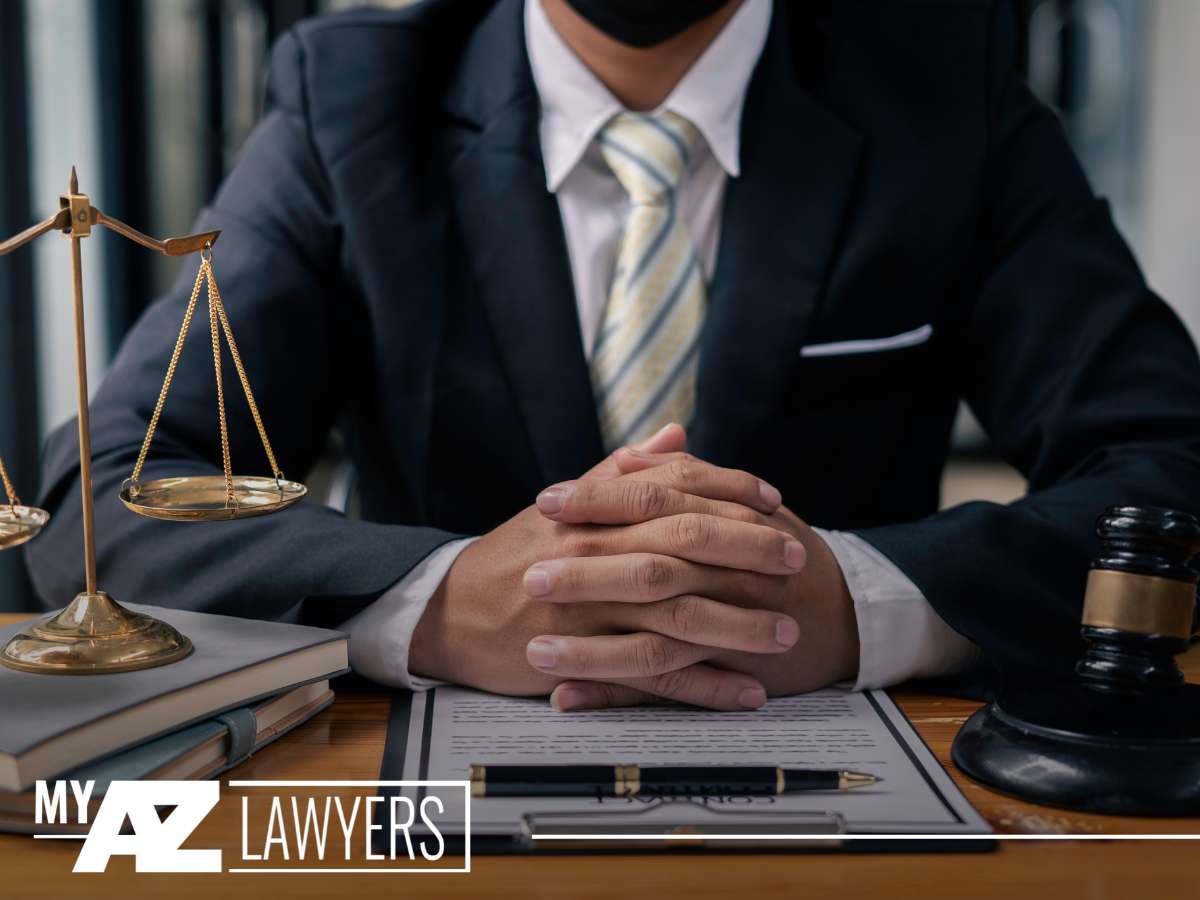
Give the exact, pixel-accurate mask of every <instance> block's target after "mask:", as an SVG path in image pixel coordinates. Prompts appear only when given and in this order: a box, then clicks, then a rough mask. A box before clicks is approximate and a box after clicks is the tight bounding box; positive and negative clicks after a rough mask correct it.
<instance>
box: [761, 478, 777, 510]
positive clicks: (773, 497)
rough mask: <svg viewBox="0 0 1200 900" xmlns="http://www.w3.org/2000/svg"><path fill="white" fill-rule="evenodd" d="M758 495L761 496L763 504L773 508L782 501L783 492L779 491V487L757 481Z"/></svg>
mask: <svg viewBox="0 0 1200 900" xmlns="http://www.w3.org/2000/svg"><path fill="white" fill-rule="evenodd" d="M758 496H759V497H761V498H762V502H763V505H764V506H769V507H771V509H775V508H777V507H778V506H779V504H781V503H782V502H783V494H781V493H779V489H778V488H776V487H772V486H771V485H769V484H767V483H766V482H765V481H760V482H759V483H758Z"/></svg>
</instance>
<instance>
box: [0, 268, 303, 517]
mask: <svg viewBox="0 0 1200 900" xmlns="http://www.w3.org/2000/svg"><path fill="white" fill-rule="evenodd" d="M207 249H208V248H205V250H206V251H207ZM202 285H203V286H206V287H207V288H208V291H207V293H208V329H209V335H210V337H211V339H212V351H213V373H214V375H215V376H216V381H217V417H218V420H219V424H220V431H221V462H222V468H223V471H224V476H225V503H226V505H227V506H235V505H237V500H236V498H235V494H234V487H233V466H232V463H231V459H230V450H229V423H228V420H227V418H226V414H225V387H224V379H223V378H222V374H221V334H222V333H224V335H225V340H226V342H227V343H228V344H229V353H230V355H231V356H232V357H233V365H234V368H235V369H236V370H237V374H238V380H239V381H240V382H241V385H242V391H243V392H244V393H245V395H246V402H247V404H248V405H249V407H250V415H251V416H252V417H253V418H254V425H255V427H256V428H257V429H258V436H259V439H260V440H261V441H262V445H263V450H265V451H266V454H267V461H268V462H269V463H270V464H271V472H272V474H273V475H274V476H275V480H276V482H282V481H283V471H282V470H281V469H280V468H279V464H278V462H277V461H276V459H275V452H274V450H273V449H272V447H271V442H270V440H269V439H268V438H267V429H266V426H265V425H264V424H263V420H262V414H261V413H260V412H259V409H258V404H257V403H256V402H255V400H254V392H253V391H252V390H251V389H250V379H249V378H248V377H247V375H246V369H245V366H244V365H243V364H242V356H241V353H239V352H238V347H237V342H236V341H235V340H234V337H233V328H232V327H231V326H230V324H229V317H228V315H227V314H226V312H225V304H224V302H223V301H222V299H221V291H220V289H219V288H218V287H217V279H216V276H215V275H214V274H213V268H212V257H211V254H210V253H207V252H202V253H201V255H200V270H199V271H198V272H197V273H196V283H195V284H194V285H193V287H192V296H191V298H190V299H189V300H188V305H187V310H186V311H185V312H184V314H183V324H182V325H181V326H180V328H179V336H178V337H177V338H176V339H175V347H174V349H173V350H172V351H171V361H170V363H169V364H168V365H167V374H166V376H165V377H164V378H163V384H162V389H161V390H160V391H159V394H158V402H157V403H156V404H155V406H154V413H153V414H152V415H151V417H150V424H149V426H148V427H147V428H146V437H145V438H144V439H143V441H142V447H141V450H140V451H139V453H138V458H137V463H136V464H135V465H134V467H133V474H132V476H130V495H131V496H134V497H136V496H137V493H138V480H139V479H140V478H141V474H142V467H143V466H144V465H145V463H146V458H147V456H148V455H149V452H150V445H151V443H152V442H153V440H154V435H155V432H156V430H157V428H158V422H159V418H160V417H161V416H162V411H163V407H164V406H165V405H166V400H167V394H168V392H169V391H170V389H171V382H172V380H173V379H174V377H175V370H176V368H177V367H178V365H179V357H180V355H181V353H182V351H183V345H184V341H185V340H186V338H187V333H188V330H189V329H190V328H191V324H192V318H193V316H194V315H195V311H196V304H197V302H198V301H199V299H200V289H201V286H202ZM218 322H219V323H220V324H219V326H218ZM5 484H6V485H7V478H5ZM10 496H12V495H11V491H10Z"/></svg>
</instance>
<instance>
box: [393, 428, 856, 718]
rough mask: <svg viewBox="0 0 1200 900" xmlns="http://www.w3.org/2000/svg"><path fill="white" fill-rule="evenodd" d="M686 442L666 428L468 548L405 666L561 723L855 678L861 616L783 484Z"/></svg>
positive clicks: (550, 491)
mask: <svg viewBox="0 0 1200 900" xmlns="http://www.w3.org/2000/svg"><path fill="white" fill-rule="evenodd" d="M685 442H686V435H685V433H684V430H683V429H682V428H681V427H680V426H678V425H670V426H667V427H666V428H664V429H663V430H662V431H660V432H659V433H658V434H656V435H655V436H654V437H652V438H650V439H649V440H647V441H645V442H643V443H642V444H641V445H638V446H636V447H627V448H622V449H620V450H617V451H616V452H615V453H613V454H612V455H611V456H609V457H608V458H607V459H605V460H604V461H603V462H602V463H600V465H598V466H596V467H595V468H594V469H592V470H591V471H590V472H588V473H586V474H584V475H583V476H582V477H581V478H579V479H577V480H575V481H570V482H565V483H562V484H558V485H552V486H551V487H549V488H547V489H546V490H544V491H543V492H542V493H541V494H540V495H538V498H537V502H536V503H535V504H534V505H532V506H530V507H528V508H527V509H525V510H523V511H522V512H520V513H519V514H517V515H516V516H514V517H513V518H512V519H510V520H508V521H507V522H505V523H504V524H502V525H500V526H498V527H497V528H495V529H494V530H492V531H491V532H489V533H488V534H486V535H484V536H483V537H482V538H480V539H479V540H478V541H476V542H474V543H473V544H471V545H470V546H469V547H468V548H467V549H466V550H464V551H463V552H462V553H461V554H460V555H459V557H458V559H457V560H456V561H455V563H454V565H453V566H452V567H451V569H450V571H449V573H448V574H447V575H446V578H445V579H444V580H443V582H442V584H441V586H440V587H439V588H438V590H437V592H436V593H435V594H434V596H433V597H432V598H431V599H430V602H429V604H428V606H427V608H426V610H425V613H424V615H423V616H422V618H421V620H420V622H419V623H418V625H417V628H416V630H415V632H414V634H413V640H412V644H411V648H410V653H409V667H410V669H411V670H412V671H414V672H416V673H418V674H421V675H425V676H428V677H432V678H438V679H441V680H445V681H451V682H455V683H458V684H465V685H469V686H472V687H478V688H482V689H484V690H488V691H493V692H496V693H504V694H517V695H534V694H546V693H551V701H552V702H553V703H554V705H555V707H556V708H558V709H560V710H564V711H565V710H575V709H594V708H603V707H610V706H628V705H635V704H639V703H644V702H647V701H651V700H654V699H664V700H675V701H679V702H683V703H688V704H693V705H696V706H703V707H708V708H712V709H722V710H739V709H742V710H744V709H755V708H757V707H759V706H761V705H762V704H763V703H764V702H766V697H767V695H768V694H786V693H794V692H798V691H806V690H813V689H815V688H818V687H824V686H826V685H828V684H831V683H833V682H835V681H838V680H841V679H845V678H852V677H853V676H854V674H855V673H856V672H857V670H858V633H857V625H856V621H855V615H854V608H853V604H852V602H851V600H850V596H849V592H848V590H847V588H846V584H845V580H844V578H843V577H842V573H841V570H840V568H839V567H838V564H837V561H836V559H835V558H834V556H833V554H832V552H831V551H830V550H829V548H828V546H826V544H825V542H824V541H823V540H822V539H821V538H820V536H819V535H818V534H817V533H816V532H815V531H813V530H812V529H811V528H810V527H809V526H808V525H806V524H805V523H804V522H803V521H802V520H801V519H800V518H799V517H797V516H796V515H795V514H794V513H792V512H791V511H790V510H788V509H787V508H786V507H785V506H783V505H782V498H781V497H780V494H779V491H778V490H776V489H775V488H774V487H772V486H770V485H769V484H767V483H766V482H764V481H762V480H760V479H758V478H756V477H754V476H753V475H751V474H749V473H746V472H740V471H736V470H733V469H724V468H720V467H717V466H714V465H711V464H708V463H705V462H703V461H701V460H698V459H695V458H694V457H692V456H690V455H688V454H686V453H684V452H683V447H684V445H685Z"/></svg>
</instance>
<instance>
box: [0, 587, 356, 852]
mask: <svg viewBox="0 0 1200 900" xmlns="http://www.w3.org/2000/svg"><path fill="white" fill-rule="evenodd" d="M130 606H131V608H133V609H139V607H137V606H133V605H132V604H130ZM146 611H148V612H152V614H153V615H155V616H157V617H158V618H161V619H163V620H165V621H167V622H170V623H171V624H172V625H174V626H175V627H176V628H178V629H179V630H180V631H181V632H182V633H184V634H186V635H187V636H188V637H189V638H191V640H192V643H193V645H194V646H195V650H194V651H193V653H192V654H191V655H190V656H188V657H187V658H185V659H183V660H180V661H179V662H176V663H172V664H171V665H167V666H162V667H159V668H154V669H144V670H142V671H140V672H120V673H114V674H108V675H88V676H82V677H68V676H59V675H40V674H39V675H35V674H30V673H27V672H17V671H13V670H11V669H5V668H0V830H5V831H22V832H36V833H39V834H41V833H46V834H49V833H53V832H56V831H58V832H61V831H71V830H78V831H86V830H87V826H86V825H84V826H78V825H75V824H74V823H71V824H68V825H65V826H63V825H57V826H51V825H37V824H35V815H34V813H35V802H36V792H35V790H34V787H35V785H36V783H37V782H38V781H40V780H46V781H52V780H58V779H67V780H77V781H81V782H85V781H92V782H94V783H95V785H94V788H93V791H92V795H91V800H90V804H91V807H92V810H91V811H92V813H93V814H94V812H95V808H96V806H98V805H99V803H100V801H101V799H102V798H103V796H104V792H105V790H106V789H107V787H108V785H109V783H110V782H112V781H126V780H141V779H163V780H166V779H172V780H175V779H195V778H212V777H214V776H216V775H219V774H220V773H221V772H223V771H225V770H226V769H228V768H230V767H232V766H234V765H237V764H238V763H239V762H241V761H242V760H244V759H245V758H246V757H247V756H249V755H250V754H251V753H253V752H254V751H256V750H258V749H259V748H260V747H263V746H264V745H266V744H268V743H270V742H271V741H273V740H274V739H275V738H277V737H279V736H280V735H282V734H284V733H286V732H288V731H290V730H291V729H293V728H295V727H296V726H297V725H300V724H301V723H303V722H305V721H307V720H308V719H310V718H312V717H313V716H314V715H316V714H317V713H319V712H320V711H321V710H322V709H324V708H325V707H327V706H328V705H329V704H330V703H332V702H333V692H332V691H331V690H330V689H329V679H330V678H332V677H334V676H336V675H339V674H342V673H344V672H346V671H347V641H346V637H345V635H343V634H341V633H340V632H337V631H328V630H326V629H323V628H309V627H306V626H302V625H287V624H283V623H279V622H262V621H258V620H251V619H236V618H232V617H229V616H218V615H210V614H206V613H196V612H188V611H183V610H170V609H157V608H156V609H154V610H152V611H151V610H146ZM22 627H24V626H11V627H9V628H6V629H0V645H3V644H4V643H5V642H6V641H7V640H8V639H9V637H11V636H12V635H13V634H15V633H16V632H18V631H20V630H21V629H22ZM90 818H91V816H89V820H90Z"/></svg>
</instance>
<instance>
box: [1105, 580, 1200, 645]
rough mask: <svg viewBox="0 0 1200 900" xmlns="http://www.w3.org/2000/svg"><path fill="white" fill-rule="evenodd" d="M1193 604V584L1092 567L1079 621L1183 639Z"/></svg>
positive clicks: (1189, 628)
mask: <svg viewBox="0 0 1200 900" xmlns="http://www.w3.org/2000/svg"><path fill="white" fill-rule="evenodd" d="M1195 607H1196V586H1195V585H1194V584H1189V583H1188V582H1186V581H1174V580H1172V579H1170V578H1160V577H1158V576H1156V575H1135V574H1132V573H1130V572H1114V571H1112V570H1110V569H1092V570H1091V571H1090V572H1088V581H1087V594H1086V595H1085V598H1084V601H1083V624H1084V625H1091V626H1092V627H1095V628H1115V629H1117V630H1119V631H1129V632H1133V633H1134V634H1161V635H1166V636H1169V637H1177V638H1184V639H1187V638H1189V637H1191V634H1192V618H1193V616H1194V614H1195Z"/></svg>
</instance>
